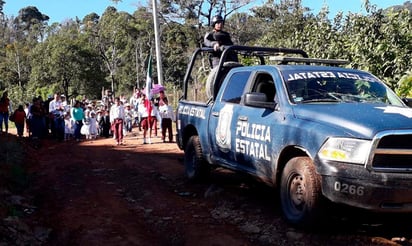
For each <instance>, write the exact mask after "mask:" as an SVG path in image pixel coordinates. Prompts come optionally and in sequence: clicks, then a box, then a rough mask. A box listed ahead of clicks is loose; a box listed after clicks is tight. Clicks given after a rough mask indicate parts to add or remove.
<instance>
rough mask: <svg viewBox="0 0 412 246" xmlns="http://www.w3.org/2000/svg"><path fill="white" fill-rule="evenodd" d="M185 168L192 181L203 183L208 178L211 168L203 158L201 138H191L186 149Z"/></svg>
mask: <svg viewBox="0 0 412 246" xmlns="http://www.w3.org/2000/svg"><path fill="white" fill-rule="evenodd" d="M184 166H185V173H186V177H187V178H188V179H189V180H190V181H201V180H204V179H206V178H207V177H208V175H209V173H210V168H209V165H208V163H207V162H206V161H205V160H204V158H203V152H202V146H201V145H200V140H199V136H192V137H190V139H189V141H188V143H187V145H186V149H185V158H184Z"/></svg>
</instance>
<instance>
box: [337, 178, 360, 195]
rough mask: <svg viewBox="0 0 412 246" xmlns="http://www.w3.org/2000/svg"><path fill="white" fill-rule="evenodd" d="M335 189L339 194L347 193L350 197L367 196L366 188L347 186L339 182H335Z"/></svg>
mask: <svg viewBox="0 0 412 246" xmlns="http://www.w3.org/2000/svg"><path fill="white" fill-rule="evenodd" d="M334 189H335V191H337V192H341V193H346V194H350V195H357V196H363V195H364V194H365V187H363V186H356V185H351V184H345V183H342V182H339V181H336V182H335V185H334Z"/></svg>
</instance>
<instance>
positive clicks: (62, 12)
mask: <svg viewBox="0 0 412 246" xmlns="http://www.w3.org/2000/svg"><path fill="white" fill-rule="evenodd" d="M4 1H5V2H6V4H5V5H4V9H3V12H4V14H5V15H6V16H8V17H11V16H14V17H15V16H17V15H18V12H19V10H20V9H22V8H24V7H27V6H35V7H37V9H38V10H39V11H40V12H41V13H42V14H45V15H48V16H49V17H50V20H49V24H51V23H53V22H59V23H60V22H62V21H64V20H66V19H75V18H76V17H79V18H80V19H83V17H84V16H85V15H88V14H90V13H93V12H94V13H97V14H98V15H100V16H101V15H102V13H103V12H104V11H105V9H106V8H107V7H108V6H114V7H115V8H116V9H117V10H118V11H126V12H129V13H133V12H134V11H135V10H136V9H137V8H138V7H139V6H147V5H148V3H151V2H152V1H151V0H122V1H121V2H119V3H118V4H117V5H116V4H114V3H113V2H112V1H110V0H4ZM369 1H370V3H371V4H376V5H377V6H378V8H387V7H389V6H393V5H402V4H403V3H404V2H405V1H407V0H369ZM252 2H253V3H254V4H256V3H257V2H260V3H262V2H265V1H264V0H259V1H253V0H252ZM363 3H364V0H303V1H302V5H303V6H305V7H309V8H310V9H312V10H313V12H314V13H318V12H319V10H320V9H321V8H322V6H324V4H326V5H328V6H329V10H330V14H331V16H335V15H336V13H337V12H340V11H342V12H344V13H348V12H352V13H364V9H365V8H364V6H363ZM250 7H252V5H250Z"/></svg>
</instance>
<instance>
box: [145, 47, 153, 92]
mask: <svg viewBox="0 0 412 246" xmlns="http://www.w3.org/2000/svg"><path fill="white" fill-rule="evenodd" d="M152 88H153V85H152V54H150V56H149V61H148V63H147V71H146V87H145V94H146V98H147V99H149V100H150V99H152V94H151V91H152Z"/></svg>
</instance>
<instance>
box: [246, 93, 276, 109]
mask: <svg viewBox="0 0 412 246" xmlns="http://www.w3.org/2000/svg"><path fill="white" fill-rule="evenodd" d="M244 102H245V105H246V106H250V107H257V108H268V109H275V106H276V103H275V102H268V101H267V98H266V94H265V93H260V92H252V93H246V94H245V95H244Z"/></svg>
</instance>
